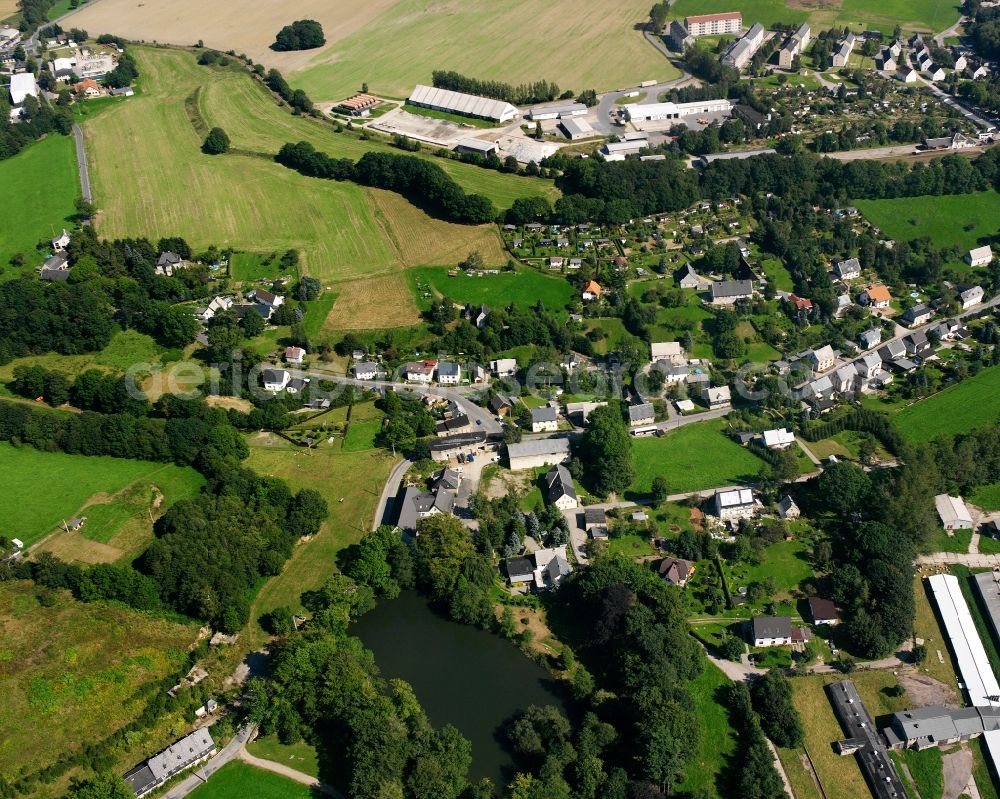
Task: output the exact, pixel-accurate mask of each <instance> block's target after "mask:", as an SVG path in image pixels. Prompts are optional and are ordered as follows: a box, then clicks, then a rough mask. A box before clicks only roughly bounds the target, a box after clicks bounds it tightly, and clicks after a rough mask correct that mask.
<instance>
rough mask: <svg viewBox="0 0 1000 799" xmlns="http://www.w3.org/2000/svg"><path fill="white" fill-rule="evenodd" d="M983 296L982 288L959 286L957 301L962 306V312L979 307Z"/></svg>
mask: <svg viewBox="0 0 1000 799" xmlns="http://www.w3.org/2000/svg"><path fill="white" fill-rule="evenodd" d="M984 294H985V292H984V291H983V287H982V286H959V292H958V301H959V302H960V303H961V304H962V310H963V311H964V310H967V309H969V308H971V307H972V306H973V305H979V303H981V302H982V301H983V296H984Z"/></svg>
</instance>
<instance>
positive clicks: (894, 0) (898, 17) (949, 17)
mask: <svg viewBox="0 0 1000 799" xmlns="http://www.w3.org/2000/svg"><path fill="white" fill-rule="evenodd" d="M732 10H733V8H732V4H731V3H729V4H728V5H727V3H726V0H678V2H677V3H676V4H675V5H674V6H673V7H672V8H671V17H677V18H681V17H685V16H688V15H689V14H714V13H718V12H721V11H732ZM739 10H740V11H742V12H743V25H744V27H749V26H750V25H752V24H753V23H754V22H760V23H763V24H764V25H765V26H768V25H770V24H772V23H774V22H784V23H786V24H794V25H797V24H800V23H802V22H805V21H806V20H808V21H809V22H810V24H811V25H812V27H813V35H814V36H815V34H816V31H818V30H819V29H820V28H829V27H832V26H837V25H850V26H851V27H852V28H853V29H855V30H858V29H859V28H875V29H880V30H882V31H883V33H889V34H891V33H892V29H893V27H894V26H895V25H896V24H897V23H899V24H900V25H902V26H903V28H904V30H906V31H913V30H922V31H933V32H935V33H936V32H938V31H942V30H944V29H945V28H947V27H948V26H949V25H951V24H952V23H953V22H955V21H956V20H957V19H958V17H959V10H958V4H957V3H953V2H941V0H885V1H884V2H881V3H875V2H872V0H839V1H834V0H818V2H812V3H805V2H786V1H785V0H747V1H746V2H743V3H740V4H739Z"/></svg>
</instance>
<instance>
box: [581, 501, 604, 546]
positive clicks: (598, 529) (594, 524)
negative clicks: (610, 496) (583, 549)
mask: <svg viewBox="0 0 1000 799" xmlns="http://www.w3.org/2000/svg"><path fill="white" fill-rule="evenodd" d="M583 527H584V529H585V530H586V531H587V532H588V533H590V535H591V537H592V538H595V539H602V540H604V539H606V538H607V537H608V514H607V511H605V510H604V508H585V509H584V511H583Z"/></svg>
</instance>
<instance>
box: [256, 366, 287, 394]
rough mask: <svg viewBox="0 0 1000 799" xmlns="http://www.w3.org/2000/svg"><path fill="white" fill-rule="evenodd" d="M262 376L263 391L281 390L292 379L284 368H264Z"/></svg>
mask: <svg viewBox="0 0 1000 799" xmlns="http://www.w3.org/2000/svg"><path fill="white" fill-rule="evenodd" d="M262 377H263V379H264V390H265V391H283V390H284V389H285V388H286V387H287V386H288V383H289V381H290V380H291V379H292V376H291V375H290V374H288V372H286V371H285V370H284V369H265V370H264V371H263V373H262Z"/></svg>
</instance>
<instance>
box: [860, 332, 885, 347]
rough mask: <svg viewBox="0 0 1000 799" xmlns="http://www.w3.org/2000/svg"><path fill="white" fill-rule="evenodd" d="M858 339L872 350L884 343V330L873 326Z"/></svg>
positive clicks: (862, 344) (863, 345)
mask: <svg viewBox="0 0 1000 799" xmlns="http://www.w3.org/2000/svg"><path fill="white" fill-rule="evenodd" d="M858 339H859V341H860V342H861V346H862V347H863V348H864V349H866V350H870V349H871V348H872V347H877V346H878V345H879V344H881V343H882V331H881V329H880V328H877V327H871V328H868V330H865V331H864V332H863V333H862V334H861V335H860V336H858Z"/></svg>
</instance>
